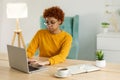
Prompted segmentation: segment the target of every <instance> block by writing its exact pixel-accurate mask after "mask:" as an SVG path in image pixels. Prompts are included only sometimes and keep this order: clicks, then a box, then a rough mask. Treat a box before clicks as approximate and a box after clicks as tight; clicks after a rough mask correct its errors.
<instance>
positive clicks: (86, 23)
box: [0, 0, 104, 60]
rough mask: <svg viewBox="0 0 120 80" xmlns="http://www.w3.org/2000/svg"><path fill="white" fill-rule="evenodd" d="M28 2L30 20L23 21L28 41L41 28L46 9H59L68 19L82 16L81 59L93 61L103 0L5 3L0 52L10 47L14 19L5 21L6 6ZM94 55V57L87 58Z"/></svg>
mask: <svg viewBox="0 0 120 80" xmlns="http://www.w3.org/2000/svg"><path fill="white" fill-rule="evenodd" d="M9 2H26V3H27V4H28V18H26V19H20V22H21V29H22V31H23V37H24V40H25V42H26V43H27V42H29V41H30V40H31V38H32V37H33V35H34V34H35V32H36V31H37V30H38V29H39V26H40V25H39V17H40V15H42V12H43V10H44V9H45V8H48V7H50V6H54V5H57V6H60V7H61V8H62V9H63V10H64V12H65V14H66V16H73V15H75V14H78V15H79V16H80V26H79V30H80V37H79V38H80V56H79V58H80V59H89V60H93V59H94V58H95V50H96V33H97V32H98V28H99V27H100V21H101V18H102V14H103V12H104V0H90V1H89V0H21V1H16V0H3V18H2V30H1V36H0V38H1V44H0V52H5V53H6V52H7V48H6V45H7V44H11V40H12V36H13V30H14V29H15V20H13V19H7V18H6V3H9ZM89 55H91V57H88V56H89Z"/></svg>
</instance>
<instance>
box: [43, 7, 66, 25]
mask: <svg viewBox="0 0 120 80" xmlns="http://www.w3.org/2000/svg"><path fill="white" fill-rule="evenodd" d="M43 17H44V18H47V17H54V18H55V19H57V20H60V21H61V24H62V23H63V21H64V12H63V10H62V9H60V8H59V7H58V6H54V7H50V8H48V9H45V10H44V12H43Z"/></svg>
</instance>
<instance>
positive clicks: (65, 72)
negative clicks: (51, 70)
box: [55, 68, 70, 77]
mask: <svg viewBox="0 0 120 80" xmlns="http://www.w3.org/2000/svg"><path fill="white" fill-rule="evenodd" d="M69 75H70V73H69V70H68V69H67V68H62V69H58V70H57V72H56V73H55V76H56V77H68V76H69Z"/></svg>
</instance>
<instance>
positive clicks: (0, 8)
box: [0, 0, 3, 50]
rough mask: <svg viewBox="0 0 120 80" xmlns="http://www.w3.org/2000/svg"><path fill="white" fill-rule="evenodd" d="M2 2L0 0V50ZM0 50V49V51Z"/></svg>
mask: <svg viewBox="0 0 120 80" xmlns="http://www.w3.org/2000/svg"><path fill="white" fill-rule="evenodd" d="M2 7H3V0H0V48H1V43H2V41H1V34H2V33H1V30H2V21H3V20H2V14H3V8H2ZM0 50H1V49H0Z"/></svg>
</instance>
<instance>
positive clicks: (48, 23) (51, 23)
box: [44, 21, 57, 26]
mask: <svg viewBox="0 0 120 80" xmlns="http://www.w3.org/2000/svg"><path fill="white" fill-rule="evenodd" d="M56 22H57V21H50V22H48V21H47V22H45V23H44V25H46V26H48V25H54V24H55V23H56Z"/></svg>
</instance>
